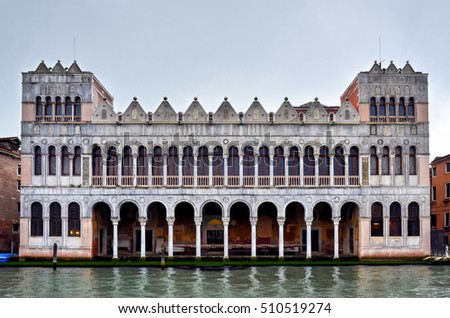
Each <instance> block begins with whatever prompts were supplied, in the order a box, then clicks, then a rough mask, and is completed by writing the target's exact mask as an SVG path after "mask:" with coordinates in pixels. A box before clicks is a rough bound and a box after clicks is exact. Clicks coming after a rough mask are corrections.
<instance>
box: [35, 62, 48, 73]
mask: <svg viewBox="0 0 450 318" xmlns="http://www.w3.org/2000/svg"><path fill="white" fill-rule="evenodd" d="M34 72H35V73H50V70H49V69H48V67H47V65H45V63H44V61H41V63H40V64H39V65H38V67H37V68H36V71H34Z"/></svg>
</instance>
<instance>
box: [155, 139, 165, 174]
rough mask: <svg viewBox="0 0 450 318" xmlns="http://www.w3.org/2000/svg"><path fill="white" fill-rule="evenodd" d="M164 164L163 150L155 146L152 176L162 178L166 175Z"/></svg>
mask: <svg viewBox="0 0 450 318" xmlns="http://www.w3.org/2000/svg"><path fill="white" fill-rule="evenodd" d="M163 169H164V162H163V155H162V148H161V147H160V146H155V147H154V148H153V157H152V175H153V176H159V177H160V176H162V175H164V171H163Z"/></svg>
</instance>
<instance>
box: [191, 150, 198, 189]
mask: <svg viewBox="0 0 450 318" xmlns="http://www.w3.org/2000/svg"><path fill="white" fill-rule="evenodd" d="M197 152H198V149H197ZM192 156H193V158H194V161H193V164H194V167H193V168H194V172H193V174H192V177H193V178H194V180H192V181H193V183H192V184H193V185H194V187H197V185H198V182H197V178H198V162H199V158H198V156H194V155H192Z"/></svg>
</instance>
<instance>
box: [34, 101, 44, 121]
mask: <svg viewBox="0 0 450 318" xmlns="http://www.w3.org/2000/svg"><path fill="white" fill-rule="evenodd" d="M43 116H44V107H43V106H42V98H41V97H40V96H37V97H36V121H41V120H42V117H43Z"/></svg>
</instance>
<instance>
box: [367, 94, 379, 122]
mask: <svg viewBox="0 0 450 318" xmlns="http://www.w3.org/2000/svg"><path fill="white" fill-rule="evenodd" d="M369 112H370V117H376V116H378V111H377V102H376V99H375V97H371V98H370V110H369Z"/></svg>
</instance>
